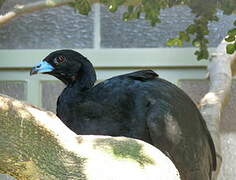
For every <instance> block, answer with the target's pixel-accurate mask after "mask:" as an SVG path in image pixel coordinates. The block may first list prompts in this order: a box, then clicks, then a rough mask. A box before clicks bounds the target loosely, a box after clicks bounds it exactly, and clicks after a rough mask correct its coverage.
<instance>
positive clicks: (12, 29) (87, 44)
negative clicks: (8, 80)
mask: <svg viewBox="0 0 236 180" xmlns="http://www.w3.org/2000/svg"><path fill="white" fill-rule="evenodd" d="M34 1H37V0H7V1H6V2H5V3H4V4H3V6H2V7H1V9H0V13H5V12H7V11H8V10H9V9H11V7H13V6H14V5H16V4H24V3H28V2H34ZM125 10H126V7H121V8H120V9H119V10H118V11H117V12H116V13H114V14H113V13H110V12H108V11H107V9H106V8H104V7H103V6H101V7H100V6H99V5H96V6H93V10H92V12H91V13H90V14H89V16H83V15H80V14H78V13H76V12H75V11H74V10H73V9H72V8H70V7H68V6H63V7H58V8H53V9H47V10H43V11H39V12H35V13H33V14H27V15H23V16H21V17H19V18H17V19H15V20H13V21H12V22H11V23H10V24H8V25H6V26H4V27H1V29H0V42H1V43H0V49H55V48H76V49H81V48H95V49H97V48H157V47H165V41H166V40H167V39H168V38H173V37H175V36H177V35H178V32H179V31H181V30H184V29H185V28H186V27H187V25H188V24H189V23H191V22H192V20H193V17H194V16H193V14H191V10H190V9H189V8H188V7H186V6H179V7H174V8H169V9H165V10H163V11H161V21H162V23H161V24H158V25H157V26H156V27H151V26H150V25H149V22H147V21H145V20H144V18H143V17H141V19H140V20H134V21H129V22H124V21H122V20H121V19H122V13H123V12H124V11H125ZM217 14H218V15H219V17H220V21H219V22H214V23H210V25H209V28H210V34H209V39H210V47H215V46H217V44H218V43H219V42H220V41H221V40H222V39H223V37H224V36H225V33H226V31H227V29H229V28H231V27H233V20H235V18H236V15H231V16H225V15H223V14H222V12H221V11H218V13H217ZM190 46H191V44H185V45H184V47H190Z"/></svg>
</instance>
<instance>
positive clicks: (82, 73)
mask: <svg viewBox="0 0 236 180" xmlns="http://www.w3.org/2000/svg"><path fill="white" fill-rule="evenodd" d="M95 81H96V73H95V70H94V68H93V67H92V66H91V64H83V68H82V69H80V70H79V72H78V73H77V74H76V75H75V76H72V77H71V80H70V81H69V82H68V84H67V86H69V87H73V88H75V89H77V90H79V91H85V90H88V89H90V88H92V87H93V85H94V83H95Z"/></svg>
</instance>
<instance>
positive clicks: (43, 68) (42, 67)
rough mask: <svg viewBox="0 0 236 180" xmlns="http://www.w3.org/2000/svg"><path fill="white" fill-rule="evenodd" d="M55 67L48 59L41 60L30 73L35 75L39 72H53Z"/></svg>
mask: <svg viewBox="0 0 236 180" xmlns="http://www.w3.org/2000/svg"><path fill="white" fill-rule="evenodd" d="M53 70H54V67H53V66H52V65H51V64H49V63H48V62H46V61H41V62H40V63H39V64H38V65H37V66H35V67H33V68H32V69H31V71H30V75H34V74H37V73H46V72H52V71H53Z"/></svg>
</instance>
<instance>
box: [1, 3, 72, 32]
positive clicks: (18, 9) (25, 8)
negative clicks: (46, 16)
mask: <svg viewBox="0 0 236 180" xmlns="http://www.w3.org/2000/svg"><path fill="white" fill-rule="evenodd" d="M74 1H75V0H44V1H38V2H34V3H29V4H24V5H16V6H15V7H14V9H12V10H11V11H9V12H7V13H6V14H5V15H1V16H0V27H1V26H3V25H4V24H7V23H9V22H10V21H11V20H12V19H14V18H15V17H17V16H20V15H23V14H27V13H31V12H34V11H39V10H43V9H47V8H54V7H58V6H63V5H66V4H68V3H71V2H74Z"/></svg>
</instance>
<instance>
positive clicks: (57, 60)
mask: <svg viewBox="0 0 236 180" xmlns="http://www.w3.org/2000/svg"><path fill="white" fill-rule="evenodd" d="M65 61H66V58H65V57H64V56H57V57H56V58H55V59H54V63H55V64H61V63H64V62H65Z"/></svg>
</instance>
